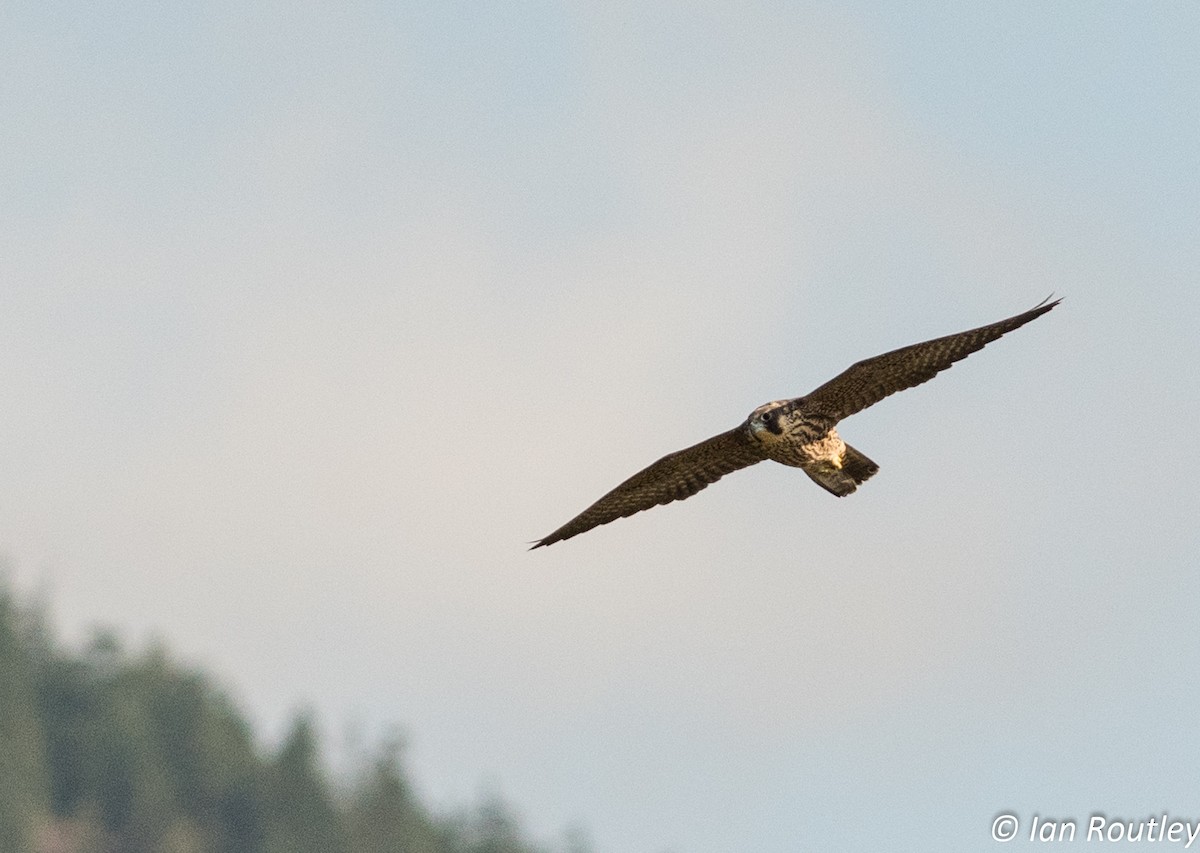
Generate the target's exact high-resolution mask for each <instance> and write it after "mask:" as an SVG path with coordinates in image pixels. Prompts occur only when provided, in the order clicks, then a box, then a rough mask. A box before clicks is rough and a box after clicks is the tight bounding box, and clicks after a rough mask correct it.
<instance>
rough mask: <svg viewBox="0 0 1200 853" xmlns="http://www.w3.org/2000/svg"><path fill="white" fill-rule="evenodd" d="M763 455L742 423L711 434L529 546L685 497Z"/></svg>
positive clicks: (669, 455) (639, 474) (666, 459)
mask: <svg viewBox="0 0 1200 853" xmlns="http://www.w3.org/2000/svg"><path fill="white" fill-rule="evenodd" d="M764 458H766V457H764V456H763V454H762V451H761V450H760V445H759V443H758V442H756V441H755V440H754V439H752V438H751V437H750V436H749V435H748V434H747V432H746V428H745V426H739V427H738V428H736V429H731V430H730V431H729V432H723V433H721V434H720V435H715V436H713V437H712V438H710V439H708V440H706V441H702V442H700V443H699V444H696V445H693V446H692V447H689V448H687V449H685V450H680V451H678V452H676V453H671V454H668V455H667V456H664V457H663V458H662V459H659V460H658V461H657V462H655V463H654V464H653V465H651V466H650V467H649V468H646V469H645V470H643V471H639V472H638V473H636V474H634V475H633V476H632V477H630V478H629V479H628V480H626V481H625V482H624V483H622V484H621V485H619V486H617V487H616V488H615V489H613V490H612V491H611V492H609V493H608V494H607V495H605V496H604V497H602V498H600V500H598V501H596V502H595V503H594V504H592V505H591V506H590V507H588V508H587V509H585V510H584V511H583V512H581V513H580V514H579V515H577V516H576V517H575V518H573V519H571V520H570V521H568V522H567V523H566V524H564V525H563V526H562V527H560V528H558V530H555V531H554V532H553V533H551V534H550V535H549V536H547V537H545V538H544V539H540V540H538V541H537V542H535V543H534V544H533V548H540V547H542V546H543V545H553V544H554V543H555V542H561V541H562V540H563V539H570V538H571V537H572V536H578V535H579V534H580V533H583V532H584V531H585V530H591V529H592V528H593V527H597V526H599V525H601V524H608V523H609V522H610V521H615V520H616V519H618V518H624V517H625V516H627V515H633V514H634V513H635V512H641V511H642V510H644V509H650V508H651V507H654V506H658V505H659V504H668V503H671V501H680V500H683V499H684V498H690V497H691V496H692V495H694V494H696V492H698V491H700V490H701V489H703V488H704V487H705V486H707V485H709V484H710V483H715V482H716V481H717V480H719V479H721V478H722V477H724V476H725V475H726V474H728V473H730V472H731V471H736V470H738V469H739V468H745V467H746V466H747V465H753V464H754V463H755V462H761V461H762V460H763V459H764ZM530 550H532V549H530Z"/></svg>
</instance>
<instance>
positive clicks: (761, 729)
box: [0, 0, 1200, 853]
mask: <svg viewBox="0 0 1200 853" xmlns="http://www.w3.org/2000/svg"><path fill="white" fill-rule="evenodd" d="M1197 56H1200V5H1197V4H1195V3H1185V2H1161V3H1154V4H1140V3H1138V4H1135V3H1076V4H1069V3H1057V4H1050V3H1042V2H1037V3H1033V2H1029V3H1021V2H1015V3H1014V2H976V3H969V4H968V3H958V4H950V3H937V4H934V3H926V4H913V3H908V2H906V3H871V4H847V3H829V4H823V3H814V4H805V3H783V2H770V3H768V2H763V3H721V2H698V3H676V2H668V3H645V2H623V0H617V2H607V3H569V2H563V3H548V2H547V3H538V2H521V3H479V4H473V3H459V2H447V3H428V2H422V3H385V2H374V3H372V2H342V3H337V4H332V3H331V4H315V3H284V2H270V3H244V2H236V3H235V2H201V3H193V4H185V5H177V4H161V3H119V2H98V3H53V2H31V3H24V2H8V3H5V4H4V5H3V6H2V7H0V115H2V116H3V118H2V120H0V411H2V412H3V415H2V417H0V472H2V476H0V552H2V553H3V554H5V555H7V557H8V559H9V560H10V562H11V565H12V566H13V569H12V571H13V573H14V574H15V576H16V579H17V581H18V583H19V584H20V585H21V586H22V587H23V588H25V589H36V588H39V587H44V588H47V589H49V591H50V594H51V596H52V600H53V603H54V607H55V610H56V612H57V615H58V617H59V621H60V622H61V623H62V624H63V625H64V626H65V627H66V629H67V631H68V633H69V635H70V636H72V637H82V636H86V632H87V631H88V629H89V626H92V625H95V624H97V623H102V624H107V625H111V626H114V627H116V628H118V629H119V630H120V631H122V632H123V633H124V634H125V635H126V636H127V637H130V638H132V639H133V640H134V641H135V642H141V641H143V640H144V639H145V638H147V637H150V636H153V635H162V636H165V637H167V638H168V640H169V642H170V643H171V645H172V647H173V648H174V649H176V650H177V651H178V653H179V654H180V655H181V656H183V657H184V658H185V659H187V660H191V661H196V662H200V663H202V664H203V665H205V666H207V667H211V668H212V669H213V670H215V671H217V672H219V673H222V674H223V675H224V676H225V677H226V678H227V679H228V682H227V686H228V687H229V689H230V691H231V692H232V693H233V694H234V695H235V696H236V697H237V698H238V699H239V700H240V701H242V702H244V703H245V704H246V705H247V706H248V707H249V708H250V709H252V711H253V713H254V714H255V717H256V719H257V720H258V721H259V722H260V723H261V724H262V725H263V726H264V727H266V728H267V730H269V731H272V732H277V731H279V729H280V727H281V726H282V725H283V724H284V722H285V721H286V720H287V719H288V717H289V715H290V714H291V713H292V712H293V711H294V710H295V709H297V708H298V707H301V706H304V705H306V704H307V705H311V706H312V707H314V708H316V709H317V711H318V712H319V714H320V718H321V720H322V722H323V724H324V728H325V730H326V732H327V734H328V736H329V738H330V740H331V742H338V741H339V740H340V738H341V733H342V731H343V730H344V729H345V728H347V727H357V728H359V729H362V730H364V731H366V732H367V733H368V735H370V734H371V733H377V732H379V731H381V730H383V729H384V728H386V727H387V726H389V725H400V726H402V727H403V728H404V730H405V731H406V732H407V733H408V734H409V736H410V738H411V750H410V753H409V757H410V760H411V764H412V766H413V769H414V771H415V772H416V774H417V775H418V778H419V780H420V783H421V785H422V786H423V788H424V791H425V793H426V794H427V795H428V796H430V797H431V798H432V799H434V800H435V801H436V802H438V803H442V804H446V805H451V804H455V803H462V802H464V801H468V800H470V799H471V798H473V797H474V796H475V793H476V792H477V791H478V789H479V787H480V785H491V786H493V787H495V788H498V789H499V790H500V791H501V792H502V793H503V794H504V795H505V796H506V797H508V798H509V799H511V800H512V801H514V802H515V803H517V804H518V805H519V807H520V808H521V810H522V813H523V815H524V817H525V818H526V819H527V820H528V822H529V823H530V824H531V826H532V827H533V828H534V829H535V830H536V831H537V832H538V833H540V834H541V835H543V836H544V837H547V838H550V837H553V836H554V835H555V834H556V833H557V832H558V831H559V830H560V829H561V828H562V827H564V826H566V825H567V824H569V823H581V824H583V825H585V826H587V827H589V828H590V831H591V836H592V838H593V840H594V842H595V844H596V847H597V848H598V850H600V851H602V852H603V853H627V851H628V852H629V853H637V851H642V853H664V851H673V853H725V851H731V850H754V851H762V853H784V851H800V850H820V851H842V850H846V851H849V850H863V849H873V850H882V849H887V850H899V851H908V850H912V851H926V850H931V849H945V850H993V849H996V845H995V843H994V842H993V841H992V840H991V838H990V832H989V827H990V826H991V823H992V820H993V818H994V817H995V816H996V815H997V814H998V813H999V812H1001V811H1012V812H1014V813H1015V814H1017V815H1018V816H1019V817H1020V818H1021V820H1022V824H1023V826H1027V823H1028V820H1029V818H1030V817H1031V816H1032V815H1033V814H1034V813H1037V814H1040V815H1042V816H1044V817H1045V816H1051V817H1059V818H1074V819H1076V820H1078V821H1079V822H1081V823H1082V824H1086V822H1087V819H1088V817H1089V815H1090V814H1091V813H1092V812H1103V813H1105V814H1107V815H1108V816H1110V817H1113V818H1118V817H1121V818H1126V819H1133V820H1138V819H1143V818H1146V817H1148V816H1150V815H1152V814H1153V815H1158V814H1160V813H1162V812H1164V811H1165V812H1167V813H1169V814H1171V815H1172V816H1175V817H1179V818H1186V819H1190V820H1193V821H1194V820H1198V819H1200V775H1198V774H1197V767H1200V736H1198V735H1197V731H1198V730H1200V729H1198V725H1197V723H1198V710H1197V709H1198V708H1200V679H1198V678H1197V676H1196V672H1197V666H1198V665H1200V630H1197V627H1196V626H1197V615H1198V611H1197V602H1200V533H1198V526H1197V521H1196V520H1197V519H1198V518H1200V488H1198V487H1197V478H1198V477H1200V449H1198V443H1197V439H1196V433H1197V425H1198V423H1200V380H1198V379H1197V376H1198V375H1200V369H1198V368H1200V334H1198V326H1200V288H1198V283H1200V281H1198V276H1197V270H1198V269H1200V61H1198V60H1197ZM1052 291H1053V292H1055V293H1057V294H1059V295H1062V296H1064V297H1065V300H1064V302H1063V303H1062V305H1061V306H1060V307H1059V308H1058V309H1057V310H1056V311H1054V312H1053V313H1051V314H1049V315H1048V316H1046V317H1044V318H1042V319H1040V320H1038V321H1037V322H1036V323H1034V324H1033V325H1031V326H1028V327H1026V328H1023V329H1021V330H1020V331H1019V332H1017V333H1015V334H1013V335H1012V336H1011V337H1009V338H1005V339H1004V340H1003V341H1000V342H999V343H997V344H995V345H993V346H992V347H989V348H988V349H987V350H986V351H984V352H982V353H980V354H978V355H975V356H973V357H972V358H971V359H970V360H968V361H967V362H965V363H963V364H961V365H959V366H957V367H955V368H954V370H952V371H950V372H949V373H947V374H945V375H944V376H942V377H939V378H938V379H937V380H936V381H934V382H933V383H931V384H929V385H927V386H923V387H922V388H920V389H917V390H914V391H911V392H908V393H906V394H903V395H901V396H899V397H895V398H892V399H889V400H888V401H886V402H885V403H883V404H881V405H879V406H878V407H876V408H873V409H871V410H869V411H868V412H865V413H863V414H861V415H858V416H856V417H855V418H854V419H852V420H850V421H847V422H846V423H845V424H844V425H843V427H842V434H843V435H844V436H845V437H846V438H847V439H848V440H850V441H852V442H853V443H854V444H855V445H856V446H857V447H859V448H861V449H862V450H863V451H864V452H865V453H867V454H868V455H869V456H871V457H872V458H873V459H875V460H876V461H877V462H878V463H879V464H880V465H881V471H880V473H879V474H878V475H877V476H876V477H875V479H873V480H872V481H871V482H870V483H869V484H868V485H867V486H866V487H864V488H863V489H862V490H861V491H859V492H858V493H857V494H855V495H854V496H853V497H851V498H848V499H846V500H843V501H837V500H834V499H832V498H831V497H830V496H829V495H827V494H826V493H824V492H822V491H821V490H820V489H818V488H816V487H815V486H814V485H813V484H812V483H811V482H809V480H808V479H807V478H806V477H804V476H803V475H802V474H800V473H799V472H797V471H794V470H789V469H785V468H784V467H782V466H774V465H761V466H758V467H756V468H753V469H751V470H749V471H744V472H740V473H738V474H736V475H734V476H731V477H729V478H728V479H727V480H725V481H722V482H721V484H719V486H717V487H714V488H713V489H710V490H709V491H706V492H705V493H703V494H702V495H699V496H697V497H696V498H694V499H692V500H690V501H687V502H686V503H682V504H676V505H672V506H669V507H665V508H660V509H656V510H654V511H653V512H649V513H644V514H641V515H639V516H636V517H634V518H631V519H626V520H623V521H619V522H616V523H614V524H612V525H610V526H607V527H604V528H600V529H598V530H596V531H593V532H591V533H588V534H587V535H586V536H583V537H580V538H579V539H575V540H571V541H569V542H566V543H562V544H560V545H556V546H554V547H552V548H549V549H542V550H539V551H537V552H534V553H527V552H526V551H525V550H524V549H525V544H524V543H526V542H528V541H529V540H532V539H535V538H537V537H539V536H542V535H544V534H546V533H548V532H549V531H550V530H552V529H554V528H555V527H557V526H559V525H560V524H561V523H562V522H564V521H566V520H567V519H568V518H569V517H570V516H572V515H573V514H574V513H575V512H577V511H578V510H580V509H582V508H583V507H584V506H586V505H587V504H589V503H590V502H591V501H592V500H594V499H595V498H596V497H598V496H599V495H600V494H601V493H603V492H604V491H606V490H607V489H608V488H610V487H611V486H613V485H615V484H616V483H617V482H619V481H620V480H622V479H624V478H625V477H626V476H628V475H629V474H631V473H633V472H634V471H635V470H637V469H638V468H640V467H641V466H643V465H645V464H647V463H649V462H651V461H653V460H654V459H656V458H658V457H659V456H661V455H662V454H664V453H666V452H669V451H672V450H675V449H677V448H679V447H683V446H685V445H687V444H691V443H693V442H695V441H699V440H700V439H703V438H705V437H707V436H709V435H711V434H713V433H715V432H718V431H721V430H724V429H727V428H729V427H731V426H733V425H734V424H736V423H737V422H738V421H740V420H741V419H742V418H743V417H745V415H746V414H747V413H748V412H749V411H750V410H751V409H752V408H754V407H755V406H757V405H758V404H760V403H762V402H764V401H767V400H771V399H776V398H779V397H786V396H796V395H799V394H802V393H805V392H807V391H808V390H810V389H811V388H813V387H815V386H816V385H817V384H819V383H820V382H823V381H824V380H826V379H828V378H829V377H830V376H832V375H833V374H834V373H836V372H838V371H839V370H841V369H842V368H844V367H846V366H847V365H848V364H850V363H851V362H853V361H855V360H857V359H859V358H862V357H865V356H869V355H873V354H876V353H879V352H882V351H884V350H886V349H890V348H893V347H896V346H900V345H903V344H907V343H911V342H914V341H917V340H921V339H924V338H927V337H932V336H935V335H940V334H946V333H949V332H953V331H958V330H961V329H965V328H969V327H972V326H976V325H980V324H982V323H986V322H990V321H993V320H996V319H999V318H1001V317H1004V316H1007V315H1009V314H1012V313H1015V312H1017V311H1020V310H1023V309H1026V308H1028V307H1031V306H1032V305H1033V304H1035V303H1036V302H1038V301H1039V300H1041V299H1042V298H1043V297H1045V296H1046V295H1047V294H1049V293H1050V292H1052ZM1032 846H1033V845H1031V844H1029V842H1027V841H1017V842H1014V843H1013V844H1011V845H1009V846H1008V849H1021V848H1026V847H1032Z"/></svg>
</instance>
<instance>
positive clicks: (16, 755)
mask: <svg viewBox="0 0 1200 853" xmlns="http://www.w3.org/2000/svg"><path fill="white" fill-rule="evenodd" d="M47 623H48V619H47V617H46V615H45V610H44V608H42V607H37V606H29V605H26V604H23V603H22V602H20V601H19V600H17V598H16V597H15V596H14V594H13V593H12V591H11V589H10V588H9V586H8V584H7V583H6V581H5V580H4V578H3V577H0V853H10V851H11V853H534V851H538V853H544V851H546V850H549V849H557V850H563V851H571V853H584V851H586V850H587V845H586V843H584V842H583V841H582V840H581V839H568V840H567V841H565V842H564V843H563V844H561V845H559V847H557V848H546V847H542V846H538V845H535V844H533V843H532V842H531V841H529V840H528V839H527V838H526V837H525V834H524V832H523V831H522V830H521V828H520V826H519V825H518V823H517V821H516V820H515V819H514V818H513V816H512V814H511V812H510V811H509V809H508V808H507V807H506V806H505V805H504V804H503V803H502V802H500V801H498V800H495V799H492V800H487V801H485V802H483V803H482V804H480V805H478V806H476V807H475V808H473V809H470V810H467V811H463V812H461V813H457V814H437V813H435V812H434V811H432V810H431V809H430V808H429V807H428V806H426V805H425V804H423V803H422V802H420V801H419V800H418V798H417V797H416V796H415V794H414V791H413V786H412V784H411V782H410V780H409V778H408V776H407V775H406V772H405V769H404V767H403V765H402V762H401V751H400V747H399V744H397V743H384V744H381V745H379V746H378V747H377V748H375V749H374V751H373V754H372V755H370V756H368V757H367V758H365V759H364V760H363V761H362V762H361V763H362V766H361V767H359V768H358V769H357V771H356V772H355V773H354V774H353V778H352V779H350V780H343V781H341V782H338V781H335V780H334V779H333V778H331V775H330V773H329V772H328V771H327V770H326V769H325V765H324V764H323V761H322V755H321V747H320V743H319V740H318V737H317V734H316V731H315V728H314V725H313V721H312V719H311V718H310V717H309V716H307V715H303V714H301V715H299V716H298V717H297V718H296V719H295V720H294V722H293V723H292V725H291V728H290V731H289V732H288V734H287V735H286V737H284V739H283V741H282V743H280V744H279V745H278V747H277V748H275V749H273V750H264V749H262V748H261V747H260V746H259V745H258V744H257V741H256V738H255V735H254V732H253V731H252V729H251V727H250V725H249V724H248V723H247V721H246V718H245V716H244V715H243V714H242V713H241V712H240V711H239V710H238V708H237V707H236V706H235V705H234V704H233V703H232V702H231V701H230V699H229V698H228V696H227V695H225V694H224V693H223V692H222V691H221V690H219V689H218V688H217V687H216V686H215V684H214V682H213V680H212V678H211V677H209V676H208V675H206V674H205V673H203V672H199V671H196V670H194V669H187V668H182V667H180V666H179V665H178V664H177V663H175V662H173V661H172V660H171V658H170V656H169V654H168V653H167V651H166V650H165V649H164V648H162V647H161V646H156V647H152V648H150V649H149V650H147V651H145V652H143V653H140V654H137V655H129V654H126V653H125V652H123V651H122V649H121V647H120V644H119V643H118V642H117V640H116V638H115V636H114V635H112V634H106V633H99V634H97V635H96V636H95V637H94V639H93V640H92V642H91V643H90V644H89V645H88V646H87V647H86V648H85V649H83V650H82V651H77V652H72V651H70V650H66V649H63V648H62V647H61V646H60V644H59V643H58V642H57V641H56V640H55V637H54V634H53V631H52V630H51V626H50V625H49V624H47Z"/></svg>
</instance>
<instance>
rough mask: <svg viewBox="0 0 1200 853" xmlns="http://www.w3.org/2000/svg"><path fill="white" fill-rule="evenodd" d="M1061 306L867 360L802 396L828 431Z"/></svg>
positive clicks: (1042, 308)
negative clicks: (846, 419) (824, 419)
mask: <svg viewBox="0 0 1200 853" xmlns="http://www.w3.org/2000/svg"><path fill="white" fill-rule="evenodd" d="M1060 301H1061V300H1058V299H1055V300H1054V301H1053V302H1050V301H1049V300H1047V301H1045V302H1042V303H1041V304H1039V305H1038V306H1037V307H1036V308H1033V309H1031V310H1029V311H1026V312H1025V313H1024V314H1018V315H1016V316H1015V317H1009V318H1008V319H1007V320H1001V321H1000V322H998V323H992V324H991V325H988V326H980V327H979V328H978V329H971V330H970V331H966V332H959V333H958V334H956V335H947V336H946V337H944V338H934V339H933V340H932V341H925V342H924V343H920V344H913V345H912V346H907V347H901V348H900V349H897V350H892V351H891V352H888V353H884V354H883V355H877V356H875V357H874V358H868V359H864V360H862V361H860V362H858V363H857V364H854V365H853V366H851V367H850V368H848V369H847V370H845V371H844V372H842V373H841V374H839V375H838V376H835V377H834V378H833V379H831V380H829V381H828V382H826V383H825V384H824V385H822V386H821V387H820V388H818V389H817V390H815V391H813V392H812V393H811V394H809V395H807V396H806V397H802V398H801V399H802V400H803V401H804V403H803V405H804V409H805V411H806V412H809V413H811V414H812V415H815V416H817V417H821V416H824V417H826V418H828V419H829V426H833V425H834V424H836V423H837V422H838V421H840V420H841V419H842V418H848V417H850V416H851V415H853V414H854V413H855V412H861V411H862V410H863V409H865V408H867V406H873V405H874V404H875V403H878V402H879V401H880V400H882V399H883V398H884V397H887V396H888V395H890V394H895V393H896V392H897V391H903V390H904V389H905V388H912V387H913V386H915V385H920V384H921V383H922V382H928V381H929V380H930V379H932V378H933V377H934V376H936V375H937V374H939V373H941V372H942V371H943V370H945V369H946V368H948V367H949V366H950V365H952V364H954V362H956V361H961V360H962V359H964V358H966V357H967V356H968V355H970V354H971V353H973V352H975V351H977V350H981V349H983V348H984V347H985V346H986V345H987V344H990V343H991V342H992V341H994V340H996V339H997V338H999V337H1000V336H1001V335H1004V334H1006V333H1008V332H1011V331H1012V330H1013V329H1019V328H1020V327H1021V326H1024V325H1025V324H1026V323H1028V322H1029V321H1030V320H1034V319H1036V318H1038V317H1040V316H1042V315H1043V314H1045V313H1046V312H1047V311H1049V310H1050V309H1051V308H1053V307H1054V306H1055V305H1057V304H1058V303H1059V302H1060Z"/></svg>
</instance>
